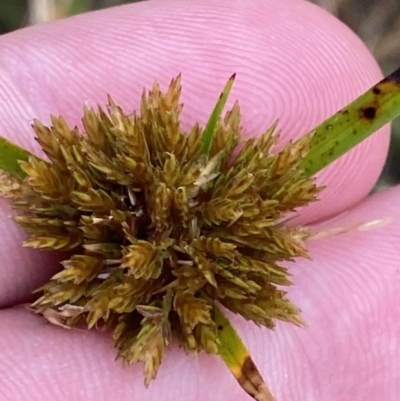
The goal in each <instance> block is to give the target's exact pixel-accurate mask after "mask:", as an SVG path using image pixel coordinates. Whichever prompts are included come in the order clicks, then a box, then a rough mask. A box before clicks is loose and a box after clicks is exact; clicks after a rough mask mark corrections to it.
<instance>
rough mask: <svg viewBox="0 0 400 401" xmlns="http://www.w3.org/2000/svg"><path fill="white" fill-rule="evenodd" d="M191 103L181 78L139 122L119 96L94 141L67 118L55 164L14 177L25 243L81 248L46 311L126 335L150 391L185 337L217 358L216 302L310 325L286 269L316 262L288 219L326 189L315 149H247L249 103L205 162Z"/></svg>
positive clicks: (7, 190) (148, 97) (270, 137)
mask: <svg viewBox="0 0 400 401" xmlns="http://www.w3.org/2000/svg"><path fill="white" fill-rule="evenodd" d="M180 92H181V82H180V77H178V78H176V79H173V80H172V81H171V84H170V86H169V88H168V90H167V92H166V93H165V94H163V93H162V92H161V90H160V87H159V85H158V84H155V85H154V86H153V89H152V90H151V91H149V92H148V93H144V94H143V97H142V101H141V107H140V112H138V113H136V112H134V113H132V114H126V113H124V111H123V110H122V109H121V108H120V107H118V106H117V105H116V104H115V103H114V102H113V100H112V99H111V98H109V104H108V106H107V110H103V109H102V108H99V109H98V110H94V109H89V108H85V109H84V115H83V127H84V133H81V132H79V130H78V129H76V128H74V129H71V128H70V127H69V126H68V125H67V123H66V122H65V120H64V119H63V118H62V117H52V126H50V127H46V126H44V125H43V124H41V123H40V122H39V121H35V122H34V124H33V128H34V131H35V133H36V136H37V140H38V142H39V143H40V145H41V146H42V148H43V150H44V152H45V153H46V155H47V157H48V161H42V160H40V159H38V158H35V157H31V158H30V160H29V161H28V162H21V167H22V169H23V171H24V172H25V173H26V178H24V179H17V178H15V177H11V176H9V175H7V174H5V173H3V174H1V175H0V191H1V192H2V193H3V195H4V196H6V197H9V198H11V200H12V203H13V206H14V208H16V209H17V210H19V211H20V213H19V215H18V216H16V217H15V220H16V221H17V222H18V223H19V224H20V225H21V226H22V227H23V228H24V229H25V231H26V232H27V233H28V234H29V239H28V240H26V241H25V243H24V246H27V247H33V248H41V249H47V250H62V251H65V250H68V251H72V256H71V257H70V259H68V260H66V261H64V262H63V263H62V267H63V269H62V270H61V271H60V272H59V273H57V274H56V275H55V276H54V277H53V278H52V279H51V280H50V281H49V282H48V283H47V284H46V285H44V286H43V287H42V288H41V289H40V291H41V292H42V295H41V296H40V298H39V299H38V300H37V301H36V302H35V303H34V304H33V305H32V308H33V309H34V310H35V311H36V312H39V313H42V314H43V315H44V316H45V317H51V319H52V321H53V322H58V324H60V325H63V326H68V327H70V326H73V325H75V324H77V323H81V322H85V323H86V324H87V326H88V327H89V328H92V327H95V326H96V327H105V328H112V330H113V337H114V341H115V345H116V347H117V349H118V356H119V357H121V358H122V359H123V360H124V362H125V363H127V364H130V363H134V362H136V361H143V362H144V366H145V367H144V370H145V382H146V384H148V383H149V382H150V381H151V380H152V379H153V378H154V377H155V375H156V373H157V370H158V368H159V366H160V363H161V360H162V357H163V354H164V351H165V348H166V346H168V345H169V344H170V342H171V340H172V339H173V338H176V339H177V340H178V341H179V343H180V345H181V346H182V347H183V348H184V349H185V350H186V351H194V352H198V351H205V352H208V353H216V352H217V327H216V324H215V322H214V318H213V311H214V307H215V303H216V302H218V303H219V304H222V305H223V306H224V307H226V308H227V309H229V310H230V311H232V312H234V313H238V314H240V315H242V316H243V317H244V318H245V319H248V320H251V321H253V322H254V323H256V324H257V325H263V326H266V327H269V328H272V327H273V326H274V321H275V319H280V320H284V321H288V322H292V323H295V324H301V322H302V320H301V317H300V316H299V310H298V308H297V307H296V306H294V305H293V304H292V303H290V301H289V300H288V299H287V298H286V295H285V291H284V290H283V289H282V286H286V285H289V284H291V282H290V279H289V277H288V276H289V274H288V272H287V270H286V268H285V267H283V266H282V262H285V261H291V260H293V259H294V258H295V257H299V256H300V257H307V251H306V248H305V245H304V239H305V238H306V236H307V233H306V231H305V230H303V229H302V228H300V227H293V226H288V225H285V224H284V223H283V221H284V219H285V216H287V214H288V213H293V211H295V210H296V209H297V208H298V207H301V206H305V205H307V204H308V203H310V202H312V201H314V200H315V199H316V197H317V194H318V192H319V191H320V189H319V188H318V187H316V185H315V184H314V182H313V180H312V179H309V178H305V177H304V175H303V174H302V170H301V169H300V168H299V163H300V162H301V160H302V159H303V157H304V156H305V155H306V154H307V150H308V147H309V142H310V138H309V137H304V138H303V139H302V140H301V141H297V142H294V143H288V144H287V145H286V146H285V147H284V148H283V149H282V150H281V151H280V152H274V151H273V148H274V145H275V144H276V142H277V139H278V135H277V134H275V133H274V130H275V126H273V127H272V128H270V129H268V130H267V131H266V132H265V133H264V134H263V135H261V136H260V137H259V138H257V139H256V138H254V139H250V140H248V141H247V142H246V143H244V144H243V143H240V141H241V138H242V132H241V126H240V110H239V106H238V104H235V105H234V106H233V108H232V110H230V111H229V112H228V113H227V114H226V115H225V117H224V118H223V119H221V120H220V121H219V123H218V126H217V129H216V132H215V135H214V137H213V139H212V144H211V149H210V152H209V154H207V155H204V154H202V153H201V151H200V150H201V145H202V132H203V129H202V128H201V127H199V126H198V125H195V126H194V127H193V128H192V129H191V131H190V132H183V131H182V129H181V125H180V118H179V116H180V112H181V109H182V105H181V104H180V103H179V97H180ZM239 144H240V145H241V146H240V149H241V150H240V151H236V153H235V149H237V147H238V145H239Z"/></svg>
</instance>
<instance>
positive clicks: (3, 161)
mask: <svg viewBox="0 0 400 401" xmlns="http://www.w3.org/2000/svg"><path fill="white" fill-rule="evenodd" d="M29 156H31V154H30V153H29V152H28V151H27V150H25V149H23V148H21V147H19V146H18V145H16V144H14V143H12V142H10V141H8V140H7V139H5V138H3V137H1V136H0V169H1V170H3V171H5V172H6V173H9V174H11V175H14V176H19V177H21V178H22V177H24V176H25V175H26V174H25V172H24V171H23V170H22V168H21V166H20V165H19V163H18V161H19V160H23V161H27V160H28V159H29Z"/></svg>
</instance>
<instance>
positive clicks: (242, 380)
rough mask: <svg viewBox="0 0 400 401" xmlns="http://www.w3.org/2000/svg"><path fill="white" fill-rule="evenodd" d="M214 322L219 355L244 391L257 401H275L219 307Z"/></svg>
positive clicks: (216, 309) (215, 311)
mask: <svg viewBox="0 0 400 401" xmlns="http://www.w3.org/2000/svg"><path fill="white" fill-rule="evenodd" d="M214 321H215V323H216V325H217V328H218V340H217V347H218V353H219V355H220V357H221V359H222V360H223V361H224V362H225V364H226V366H227V367H228V369H229V370H230V371H231V373H232V374H233V376H235V378H236V380H237V381H238V383H239V384H240V386H241V387H242V388H243V390H245V391H246V392H247V393H248V394H249V395H250V396H252V397H253V398H254V399H255V400H258V401H275V398H274V397H273V396H272V394H271V392H270V391H269V390H268V387H267V385H266V384H265V382H264V379H263V378H262V376H261V374H260V372H259V371H258V369H257V367H256V365H255V364H254V362H253V360H252V358H251V356H250V353H249V351H248V350H247V348H246V346H245V345H244V344H243V342H242V340H241V338H240V337H239V335H238V333H237V332H236V330H235V329H234V328H233V327H232V325H231V323H230V321H229V320H228V319H227V318H226V317H225V315H224V314H223V313H222V311H221V310H220V309H219V308H217V307H215V310H214Z"/></svg>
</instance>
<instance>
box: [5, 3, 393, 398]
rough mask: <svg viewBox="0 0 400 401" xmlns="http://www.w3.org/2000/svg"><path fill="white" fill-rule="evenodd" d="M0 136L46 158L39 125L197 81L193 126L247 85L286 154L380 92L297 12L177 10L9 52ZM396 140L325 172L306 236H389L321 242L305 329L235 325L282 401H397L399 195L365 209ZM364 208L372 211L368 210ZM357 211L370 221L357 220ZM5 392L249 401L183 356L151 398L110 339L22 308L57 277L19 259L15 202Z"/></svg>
mask: <svg viewBox="0 0 400 401" xmlns="http://www.w3.org/2000/svg"><path fill="white" fill-rule="evenodd" d="M0 69H1V75H0V86H1V90H0V98H1V99H0V104H1V105H2V107H1V108H0V132H1V134H2V135H6V136H8V137H9V138H12V139H13V140H14V141H16V142H18V143H20V144H22V145H23V146H26V147H28V148H29V149H30V150H33V151H36V152H38V151H39V150H38V146H37V144H36V143H35V141H34V140H33V135H32V131H31V129H30V123H31V122H32V119H33V118H35V117H38V118H40V119H42V120H44V121H46V122H48V121H49V118H48V116H49V114H50V113H53V114H57V115H58V114H62V115H64V116H66V118H67V120H68V122H69V123H71V124H76V123H79V118H80V115H81V106H82V104H83V103H89V104H90V105H95V104H96V103H100V104H104V103H105V101H106V94H107V93H110V94H111V95H112V96H113V97H114V99H115V100H116V101H117V102H118V103H120V104H121V105H122V106H123V107H124V108H126V109H127V110H132V109H135V108H137V107H138V105H139V98H140V94H141V92H142V89H143V87H144V86H145V87H147V88H149V87H150V86H151V85H152V83H153V81H154V80H156V79H157V80H159V81H160V82H161V84H162V86H163V87H164V88H165V86H166V85H167V83H168V82H169V80H170V79H171V78H172V77H174V76H176V75H177V74H178V73H180V72H181V73H182V75H183V102H184V103H185V108H184V111H183V114H182V120H183V123H184V125H185V127H190V125H191V124H192V123H193V122H194V121H196V120H199V122H200V123H204V122H205V121H206V119H207V116H208V115H209V113H210V110H211V108H212V106H213V105H214V103H215V101H216V99H217V96H218V95H219V91H220V90H221V88H222V87H223V85H224V83H225V82H226V79H227V78H228V77H229V76H230V75H231V74H232V73H233V72H236V73H237V80H236V83H235V86H234V89H233V91H232V94H231V97H230V101H231V103H232V102H233V101H234V100H235V99H239V101H240V104H241V107H242V111H243V126H244V130H245V134H246V135H247V136H252V135H257V134H260V133H261V132H262V131H263V130H265V129H266V128H267V127H268V126H269V125H270V124H271V123H272V122H273V121H274V120H275V119H276V118H278V117H279V119H280V123H279V127H280V129H281V130H282V143H284V142H286V141H287V140H288V139H289V138H292V137H293V138H296V137H298V136H300V135H302V134H304V133H305V132H307V131H308V130H310V129H311V128H313V127H314V126H315V125H316V124H318V123H319V122H321V121H322V120H323V119H324V118H326V117H328V116H329V115H330V114H332V113H333V112H335V111H336V110H337V109H339V108H340V107H341V106H343V105H345V104H346V103H347V102H349V101H350V100H352V99H353V98H355V97H356V96H357V95H359V94H360V93H362V92H363V91H364V90H365V89H367V88H368V87H369V86H371V85H372V84H373V83H375V82H377V81H378V80H379V78H380V77H381V75H380V72H379V69H378V67H377V65H376V63H375V61H374V60H373V58H372V57H371V55H370V54H369V53H368V51H367V50H366V48H365V46H364V45H363V44H362V43H361V42H360V40H359V39H358V38H357V37H355V36H354V34H353V33H352V32H351V31H350V30H349V29H347V28H346V27H345V26H343V25H342V24H341V23H340V22H338V21H337V20H335V19H334V18H333V17H331V16H330V15H328V14H326V13H325V12H323V11H322V10H320V9H319V8H317V7H315V6H313V5H311V4H309V3H305V2H304V3H303V2H301V1H298V0H279V1H278V0H248V1H246V2H244V1H242V0H219V1H218V2H217V1H214V0H208V1H206V0H202V1H199V0H168V1H166V0H164V1H153V2H145V3H142V4H138V5H132V6H126V7H121V8H115V9H110V10H106V11H103V12H98V13H93V14H87V15H83V16H79V17H76V18H72V19H69V20H64V21H60V22H57V23H54V24H48V25H42V26H37V27H33V28H29V29H24V30H21V31H18V32H15V33H13V34H10V35H6V36H3V37H1V38H0ZM388 136H389V128H388V127H386V128H384V129H382V130H381V131H380V132H379V133H377V134H375V135H374V136H373V137H371V138H370V139H369V140H367V141H365V142H364V143H363V144H361V145H360V146H358V147H357V148H356V149H354V151H352V152H351V153H349V154H348V155H346V156H345V157H343V158H342V159H340V160H339V161H338V162H336V163H335V164H334V165H332V166H331V167H329V168H328V169H326V170H325V171H324V172H323V173H322V174H321V175H320V176H319V182H320V183H323V184H325V185H327V189H326V190H325V191H324V193H323V194H322V196H321V198H322V200H321V201H320V202H319V203H316V204H314V205H312V206H311V207H309V208H308V209H307V210H306V211H304V212H303V214H302V220H303V221H313V220H317V219H318V220H321V219H324V218H327V217H330V216H334V215H338V214H339V213H340V212H343V211H346V210H347V212H346V213H344V214H342V215H341V216H339V217H337V218H336V219H335V220H334V221H333V222H331V223H329V224H330V225H331V226H334V227H337V226H347V225H351V224H353V223H358V222H368V221H370V220H374V219H382V218H383V219H385V218H391V223H389V224H386V225H385V226H384V227H381V228H376V229H373V230H369V231H364V232H351V233H348V234H344V235H341V236H336V237H330V238H326V239H323V240H318V241H317V240H315V241H313V242H311V243H310V251H311V255H312V257H313V261H312V262H310V261H304V260H299V261H298V262H297V263H296V264H293V265H292V273H293V275H294V281H295V283H296V285H295V286H294V287H292V288H290V289H289V295H290V298H291V299H292V300H293V301H294V302H295V303H297V305H299V306H300V307H301V308H302V310H303V315H304V318H305V319H306V321H307V322H308V327H307V328H306V329H299V328H296V327H293V326H291V325H289V324H285V323H279V322H278V324H277V328H276V330H275V331H269V330H267V329H260V328H257V327H255V326H254V325H252V324H250V323H246V322H243V320H242V319H241V318H239V317H234V318H233V323H234V325H235V327H237V329H238V331H239V332H240V334H241V335H242V337H243V339H244V341H245V343H246V344H247V345H248V347H249V348H250V350H251V352H252V354H253V356H254V359H255V361H256V363H257V364H258V366H259V368H260V370H261V372H262V373H263V375H264V377H265V378H266V380H267V382H268V384H269V386H270V388H271V390H272V392H273V393H274V394H275V395H276V397H277V399H278V400H279V401H313V400H318V401H322V400H323V401H337V400H346V401H347V400H353V401H361V400H362V401H364V400H374V399H375V400H397V397H398V394H400V373H399V372H400V362H399V361H400V358H399V356H400V355H399V354H400V352H399V351H400V345H399V338H400V324H399V319H398V311H396V308H397V309H398V305H400V272H399V266H400V252H399V251H398V238H399V236H400V210H399V208H398V204H399V203H398V202H399V201H400V189H399V188H394V189H391V190H390V191H387V192H385V193H380V194H378V195H374V196H372V197H369V198H367V199H364V198H365V196H366V194H367V193H368V192H369V190H370V189H371V187H372V185H373V184H374V182H375V180H376V178H377V177H378V175H379V173H380V171H381V169H382V165H383V163H384V159H385V156H386V152H387V146H388ZM363 199H364V200H363ZM355 204H357V205H356V206H354V205H355ZM1 207H2V208H1V210H0V227H1V231H0V232H1V233H2V234H3V235H2V236H1V237H0V246H1V248H2V249H3V250H4V251H3V253H2V257H1V264H0V283H1V284H0V285H1V291H0V303H1V305H2V306H3V307H4V309H2V310H1V311H0V314H1V316H0V319H1V336H0V356H1V357H0V388H1V394H2V395H1V398H2V400H4V401H11V400H12V401H25V400H29V401H36V400H38V401H39V400H40V401H43V400H44V401H47V400H49V401H50V400H66V401H81V400H82V401H86V400H118V401H138V400H141V401H147V400H148V401H150V400H151V401H154V400H162V401H169V400H176V401H179V400H185V401H186V400H193V401H195V400H215V401H234V400H235V401H238V400H243V401H244V400H248V399H249V397H248V396H246V395H245V394H244V393H243V392H242V390H241V389H240V388H239V386H238V385H237V384H236V383H235V381H234V379H233V378H232V376H231V375H230V373H229V372H228V371H227V370H225V368H224V365H223V364H222V362H221V361H220V360H219V359H218V358H217V357H208V356H201V357H200V358H199V359H198V360H195V359H193V358H192V357H191V356H185V355H184V354H183V352H182V351H181V350H179V349H177V348H173V349H172V350H171V351H169V352H168V353H167V355H166V357H165V360H164V362H163V365H162V367H161V369H160V372H159V375H158V378H157V380H156V381H155V382H154V383H152V384H151V386H150V389H148V390H145V389H144V387H143V384H142V380H143V378H142V374H141V368H142V367H141V366H140V365H136V366H132V367H128V368H125V369H123V368H122V366H121V363H120V361H117V362H114V356H115V351H114V350H113V349H112V347H111V345H110V338H109V336H108V335H105V334H101V333H98V332H96V331H91V332H82V331H77V330H70V331H67V330H64V329H62V328H58V327H54V326H51V325H50V324H48V323H46V322H45V321H44V320H43V319H42V318H40V317H35V316H32V315H31V314H30V313H28V312H26V311H25V310H23V309H22V308H19V307H17V306H16V305H17V304H18V303H21V302H26V301H27V300H29V299H32V297H31V295H30V292H31V291H32V290H33V289H34V288H36V287H37V286H39V285H40V284H42V283H44V282H45V281H46V280H47V279H48V278H49V277H50V276H51V275H52V274H54V272H55V271H56V270H57V269H58V265H57V262H56V261H55V260H54V259H51V258H49V256H48V255H46V254H45V253H41V252H37V251H36V252H35V251H32V250H26V249H23V250H21V249H20V242H21V240H22V238H23V234H22V233H21V231H20V230H19V229H18V228H16V226H15V225H14V224H13V223H12V222H11V221H10V220H9V218H8V215H9V214H10V210H9V208H8V205H7V204H6V203H5V202H2V203H1Z"/></svg>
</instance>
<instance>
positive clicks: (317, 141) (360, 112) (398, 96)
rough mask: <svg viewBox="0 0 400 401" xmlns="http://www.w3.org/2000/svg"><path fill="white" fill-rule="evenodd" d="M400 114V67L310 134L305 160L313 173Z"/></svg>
mask: <svg viewBox="0 0 400 401" xmlns="http://www.w3.org/2000/svg"><path fill="white" fill-rule="evenodd" d="M399 115H400V68H399V69H397V70H396V71H395V72H393V73H392V74H390V75H389V76H387V77H386V78H384V79H383V80H382V81H380V82H379V83H377V84H376V85H374V86H373V87H372V88H370V89H369V90H368V91H366V92H365V93H364V94H362V95H361V96H360V97H358V98H357V99H356V100H354V101H353V102H352V103H350V104H349V105H348V106H346V107H344V108H343V109H341V110H339V111H338V112H337V113H335V114H334V115H333V116H331V117H330V118H328V119H327V120H325V121H324V122H323V123H322V124H320V125H319V126H318V127H316V128H315V129H314V130H312V131H311V132H310V133H309V134H307V135H312V140H311V145H310V150H309V152H308V154H307V155H306V157H305V158H304V159H303V161H302V163H301V165H300V166H301V167H302V168H303V169H304V173H305V175H306V176H307V177H311V176H313V175H314V174H316V173H317V172H318V171H320V170H322V169H323V168H325V167H326V166H328V165H329V164H330V163H332V162H333V161H335V160H336V159H337V158H339V157H340V156H342V155H343V154H345V153H346V152H348V151H349V150H350V149H352V148H353V147H354V146H356V145H357V144H359V143H360V142H362V141H363V140H364V139H366V138H367V137H368V136H369V135H371V134H372V133H374V132H375V131H377V130H378V129H379V128H381V127H382V126H383V125H385V124H387V123H389V122H390V121H391V120H393V119H394V118H396V117H397V116H399Z"/></svg>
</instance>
